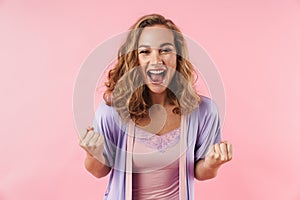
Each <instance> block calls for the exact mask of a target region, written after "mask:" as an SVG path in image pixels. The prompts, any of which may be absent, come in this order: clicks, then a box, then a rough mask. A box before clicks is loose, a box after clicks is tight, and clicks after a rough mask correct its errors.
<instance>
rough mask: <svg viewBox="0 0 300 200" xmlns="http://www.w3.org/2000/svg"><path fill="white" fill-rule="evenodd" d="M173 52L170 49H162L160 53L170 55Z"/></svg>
mask: <svg viewBox="0 0 300 200" xmlns="http://www.w3.org/2000/svg"><path fill="white" fill-rule="evenodd" d="M172 51H173V50H172V49H170V48H165V49H162V50H161V53H170V52H172Z"/></svg>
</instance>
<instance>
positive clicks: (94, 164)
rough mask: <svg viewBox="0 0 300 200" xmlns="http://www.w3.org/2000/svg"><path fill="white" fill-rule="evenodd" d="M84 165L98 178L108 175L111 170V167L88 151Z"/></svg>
mask: <svg viewBox="0 0 300 200" xmlns="http://www.w3.org/2000/svg"><path fill="white" fill-rule="evenodd" d="M84 165H85V168H86V170H87V171H89V172H90V173H91V174H92V175H94V176H95V177H96V178H102V177H104V176H106V175H107V174H108V173H109V172H110V170H111V168H110V167H108V166H107V165H105V164H104V163H102V162H100V161H98V160H97V159H96V158H94V157H93V156H92V155H91V154H90V153H88V152H87V153H86V158H85V162H84Z"/></svg>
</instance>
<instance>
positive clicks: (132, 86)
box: [103, 14, 201, 121]
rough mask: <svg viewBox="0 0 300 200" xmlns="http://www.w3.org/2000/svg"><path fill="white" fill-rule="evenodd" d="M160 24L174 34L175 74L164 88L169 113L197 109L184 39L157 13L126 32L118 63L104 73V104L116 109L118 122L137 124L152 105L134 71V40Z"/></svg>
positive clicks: (191, 67)
mask: <svg viewBox="0 0 300 200" xmlns="http://www.w3.org/2000/svg"><path fill="white" fill-rule="evenodd" d="M154 25H163V26H165V27H166V28H167V29H170V30H171V31H172V33H173V34H174V44H175V48H176V52H177V58H176V63H177V66H176V72H177V73H175V75H174V77H173V79H172V81H171V82H170V84H169V86H168V88H167V100H168V102H169V103H170V104H171V105H175V108H174V109H173V112H174V113H176V114H187V113H190V112H192V111H193V110H194V109H195V108H197V107H198V105H199V103H200V102H201V99H200V96H199V95H198V94H197V92H196V90H195V89H194V87H193V85H194V81H195V77H194V75H195V73H194V67H193V65H192V64H191V63H190V62H189V61H188V60H187V59H186V58H187V57H188V52H187V46H186V42H185V39H184V37H183V35H182V33H181V31H180V30H179V28H178V27H177V26H176V25H175V24H174V23H173V22H172V21H171V20H170V19H166V18H164V17H163V16H162V15H159V14H150V15H145V16H143V17H141V18H140V19H139V20H138V21H137V22H136V23H135V24H134V25H133V26H132V27H130V29H129V33H128V35H127V38H126V40H125V42H124V44H123V45H122V46H121V47H120V48H119V51H118V60H117V63H116V64H115V66H114V67H113V68H112V69H111V70H110V71H109V73H108V81H107V82H106V83H105V85H106V87H107V89H106V91H105V92H104V94H103V98H104V100H105V101H106V104H108V105H111V106H113V107H115V108H116V110H117V111H118V113H119V115H120V116H121V118H122V119H124V120H128V119H133V120H134V121H137V120H139V119H142V118H144V117H146V116H148V111H149V108H150V107H151V106H152V102H151V98H150V96H149V88H148V87H147V86H146V85H145V84H144V83H143V80H142V76H141V74H140V71H139V70H137V66H138V65H139V62H138V52H137V49H138V41H139V38H140V35H141V32H142V30H143V28H145V27H150V26H154Z"/></svg>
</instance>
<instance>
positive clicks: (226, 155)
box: [204, 141, 233, 169]
mask: <svg viewBox="0 0 300 200" xmlns="http://www.w3.org/2000/svg"><path fill="white" fill-rule="evenodd" d="M232 153H233V151H232V144H229V143H228V142H227V141H221V143H220V144H214V145H211V146H210V147H209V150H208V152H207V154H206V157H205V160H204V167H207V168H210V169H212V168H219V167H220V166H221V165H222V164H224V163H226V162H228V161H230V160H231V159H232Z"/></svg>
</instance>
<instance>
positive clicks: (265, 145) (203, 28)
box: [0, 0, 300, 200]
mask: <svg viewBox="0 0 300 200" xmlns="http://www.w3.org/2000/svg"><path fill="white" fill-rule="evenodd" d="M152 12H157V13H161V14H163V15H165V16H166V17H169V18H171V19H172V20H173V21H174V22H175V23H176V24H177V25H178V26H179V27H180V28H181V30H182V31H183V32H184V33H185V34H187V35H188V36H190V37H191V38H193V39H194V40H196V41H197V42H198V43H200V44H201V45H202V46H203V47H204V48H205V49H206V51H207V52H208V53H209V55H210V56H211V58H212V60H213V61H214V63H215V64H216V65H217V67H218V70H219V72H220V74H221V77H222V80H223V84H224V87H225V93H226V117H225V122H224V127H223V130H222V133H223V137H224V139H227V140H229V141H230V142H231V143H233V145H234V159H233V160H232V161H231V162H230V163H228V164H225V165H224V166H223V167H222V168H221V170H220V173H219V175H218V177H217V178H215V179H213V180H209V181H204V182H196V183H195V197H196V199H210V200H217V199H218V200H219V199H225V200H226V199H228V200H229V199H244V200H250V199H251V200H252V199H253V200H257V199H262V200H264V199H272V200H282V199H284V200H299V199H300V190H299V185H300V175H299V169H300V161H299V156H300V148H299V140H300V128H299V117H298V113H299V111H300V106H299V102H300V92H299V86H300V79H299V74H300V70H299V69H300V54H299V52H300V1H299V0H278V1H271V0H269V1H267V0H263V1H258V0H252V1H251V0H248V1H238V0H229V1H221V0H219V1H214V0H213V1H209V2H204V1H202V2H196V1H195V2H193V1H188V0H185V1H180V2H176V3H175V2H174V1H143V0H139V1H131V2H127V1H120V2H116V1H114V0H111V1H108V2H107V3H103V2H97V1H90V2H89V3H84V2H83V1H78V3H76V2H74V1H67V0H63V1H43V2H42V1H38V0H27V1H14V0H10V1H8V0H0V66H1V73H0V74H1V78H0V81H1V84H0V88H1V90H0V91H1V92H2V98H1V113H2V115H1V128H0V133H1V139H0V158H1V161H0V200H16V199H24V200H29V199H30V200H32V199H34V200H38V199H44V200H48V199H56V200H65V199H72V200H82V199H102V197H103V194H104V191H105V188H106V184H107V178H104V179H96V178H94V177H93V176H92V175H90V174H89V173H88V172H87V171H86V170H85V169H84V165H83V162H84V157H85V153H84V151H83V150H82V149H81V148H80V147H79V146H78V144H77V133H76V130H75V124H74V122H73V113H72V92H73V87H74V83H75V80H76V76H77V73H78V72H79V69H80V65H81V63H82V62H83V61H84V60H85V59H86V57H87V56H88V54H89V53H90V52H91V51H92V50H93V49H94V48H95V47H96V46H97V45H98V44H99V43H101V42H103V41H105V40H107V39H108V38H110V37H111V36H113V35H116V34H118V33H120V32H123V31H126V30H127V29H128V27H129V26H130V25H132V23H133V22H134V21H135V20H137V18H138V17H140V16H142V15H144V14H149V13H152Z"/></svg>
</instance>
